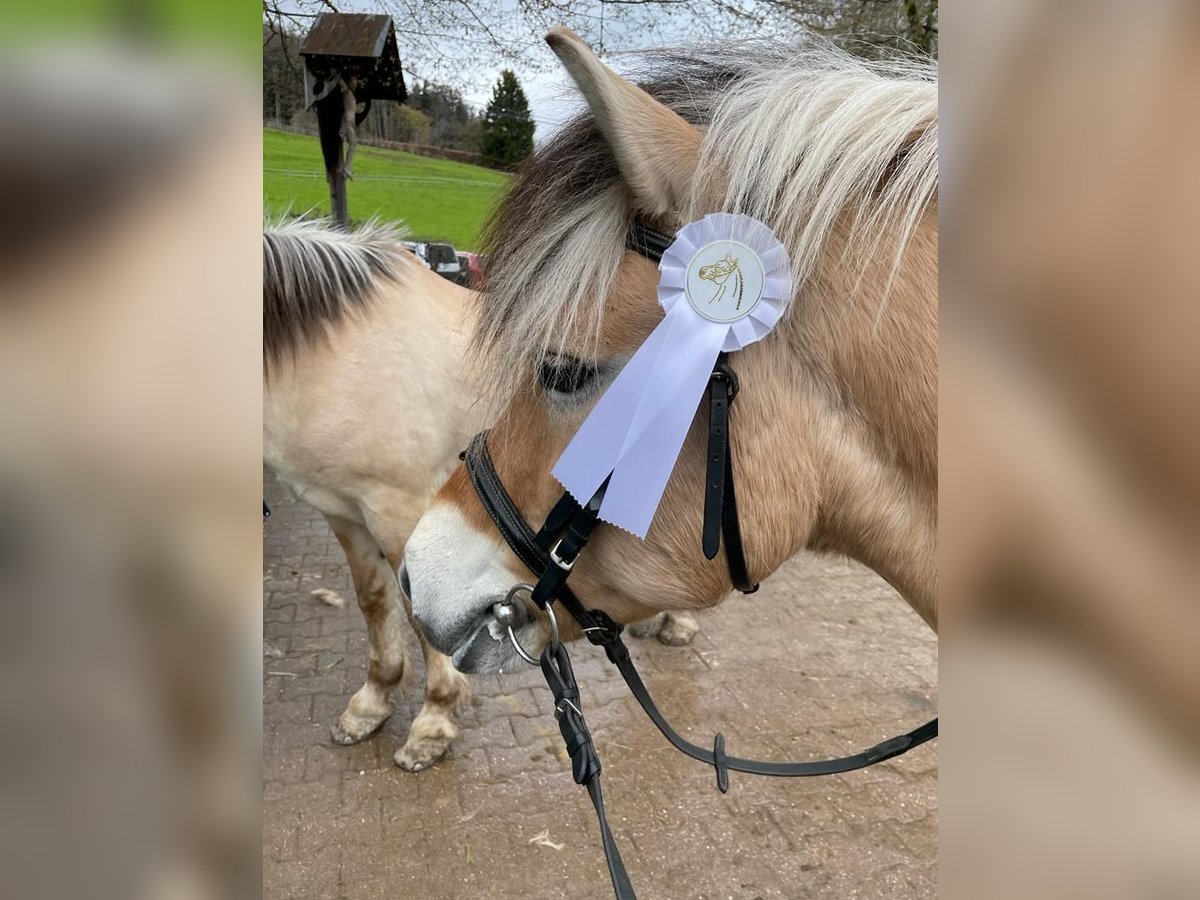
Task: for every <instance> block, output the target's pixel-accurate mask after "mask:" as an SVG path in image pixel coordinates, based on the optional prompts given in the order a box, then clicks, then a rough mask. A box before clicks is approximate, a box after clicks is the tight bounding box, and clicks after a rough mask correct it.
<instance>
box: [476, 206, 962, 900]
mask: <svg viewBox="0 0 1200 900" xmlns="http://www.w3.org/2000/svg"><path fill="white" fill-rule="evenodd" d="M670 244H671V239H670V238H668V237H666V236H664V235H662V234H659V233H657V232H654V231H651V230H650V229H648V228H646V227H645V226H644V225H641V224H640V223H637V224H635V225H634V227H633V228H632V229H631V231H630V234H629V237H628V240H627V246H628V247H629V249H631V250H634V251H636V252H638V253H641V254H642V255H643V256H645V257H647V258H648V259H650V260H651V261H654V262H657V261H659V260H660V259H661V258H662V254H663V252H664V251H665V250H666V248H667V247H668V246H670ZM737 390H738V382H737V378H736V376H735V375H734V373H733V371H732V370H731V369H730V368H729V364H728V361H727V359H726V358H725V355H724V354H721V356H720V357H719V358H718V359H717V363H716V365H715V366H714V368H713V373H712V376H711V378H710V379H709V428H708V459H707V479H706V482H705V495H704V528H703V536H702V540H701V545H702V548H703V551H704V555H705V556H706V557H708V558H709V559H712V558H713V557H715V556H716V554H717V551H718V549H719V548H720V545H721V543H722V542H723V543H724V545H725V557H726V560H727V562H728V565H729V572H730V576H731V579H732V582H733V585H734V587H736V588H737V589H738V590H740V591H742V592H743V593H753V592H754V591H756V590H758V585H757V584H754V583H753V582H752V581H751V580H750V576H749V572H748V569H747V566H746V559H745V552H744V549H743V545H742V537H741V527H740V525H739V523H738V514H737V502H736V498H735V495H734V487H733V465H732V461H731V455H730V447H729V429H728V426H729V407H730V405H731V404H732V402H733V400H734V398H735V397H736V396H737ZM462 458H463V461H464V463H465V464H466V469H467V474H468V476H469V477H470V479H471V484H472V485H473V486H474V488H475V492H476V494H478V496H479V500H480V502H481V503H482V504H483V507H484V509H485V510H487V513H488V515H489V516H490V517H491V519H492V522H493V523H494V524H495V526H496V529H497V530H498V531H499V532H500V534H501V536H502V537H503V538H504V540H505V542H506V543H507V544H508V546H509V547H510V548H511V549H512V551H513V553H514V554H516V556H517V558H518V559H519V560H520V561H521V562H522V563H523V564H524V565H525V567H526V568H528V569H529V571H530V572H532V573H533V574H534V576H535V577H536V579H537V581H536V583H535V584H533V585H518V586H517V587H515V588H514V589H513V591H510V593H509V598H508V600H506V601H505V603H506V604H508V603H510V602H511V598H512V597H513V595H514V594H515V593H517V592H518V590H519V589H520V588H525V589H528V591H529V594H530V596H531V599H532V601H533V603H534V604H536V605H537V606H538V607H539V608H540V609H541V610H543V611H544V612H546V614H547V615H548V616H549V617H550V620H551V622H552V623H554V619H553V616H554V613H553V604H554V603H555V602H556V601H557V602H558V603H559V604H561V606H562V607H563V608H564V609H566V611H567V612H568V613H570V614H571V616H572V617H573V618H574V619H575V621H576V622H577V623H578V624H579V627H580V628H581V629H582V631H583V633H584V635H585V636H586V637H587V639H588V640H589V641H591V642H592V643H593V644H596V645H598V646H600V647H603V648H604V652H605V654H606V655H607V657H608V659H609V661H610V662H612V663H613V664H614V665H615V666H616V667H617V669H618V671H619V672H620V673H621V677H622V678H624V679H625V683H626V684H627V685H628V686H629V690H630V691H631V692H632V694H633V696H634V698H635V699H636V700H637V701H638V703H639V705H641V707H642V709H643V710H645V712H646V715H647V716H649V718H650V721H652V722H653V723H654V725H655V726H656V727H657V728H658V730H659V731H661V732H662V733H663V736H664V737H666V739H667V740H668V741H669V742H670V743H671V744H672V746H674V747H675V748H676V749H677V750H680V751H681V752H683V753H684V754H686V755H687V756H690V757H691V758H692V759H695V760H699V761H700V762H702V763H705V764H707V765H710V766H712V767H713V768H714V769H715V770H716V776H717V787H718V789H719V790H720V791H721V792H722V793H724V792H725V791H727V790H728V789H729V772H730V771H735V772H746V773H749V774H752V775H774V776H780V777H792V778H794V777H811V776H816V775H833V774H836V773H839V772H850V771H853V770H855V769H861V768H864V767H866V766H870V765H874V764H875V763H878V762H882V761H884V760H886V759H891V758H892V757H894V756H898V755H900V754H901V753H905V752H907V751H908V750H911V749H912V748H913V747H917V746H919V745H921V744H923V743H925V742H926V741H928V740H930V739H932V738H934V737H937V733H938V723H937V719H936V718H935V719H933V720H931V721H929V722H927V723H925V724H924V725H922V726H921V727H919V728H916V729H914V730H912V731H910V732H907V733H905V734H902V735H898V736H897V737H894V738H889V739H888V740H886V741H883V742H881V743H879V744H876V745H875V746H873V747H870V748H868V749H867V750H864V751H862V752H861V753H856V754H854V755H852V756H844V757H839V758H834V759H824V760H817V761H809V762H789V763H778V762H765V761H760V760H753V759H743V758H741V757H737V756H729V755H727V754H726V752H725V737H724V735H722V734H720V733H718V734H717V735H716V738H715V739H714V741H713V746H712V749H708V748H706V747H701V746H699V745H697V744H693V743H691V742H690V741H688V740H686V739H684V738H683V737H681V736H680V735H679V733H678V732H676V731H675V729H674V728H672V727H671V725H670V723H669V722H667V720H666V719H665V718H664V717H663V714H662V713H661V712H660V711H659V709H658V707H657V706H656V705H655V703H654V700H653V698H652V697H651V696H650V692H649V691H648V690H647V688H646V685H645V683H644V682H643V681H642V679H641V676H640V675H639V674H638V672H637V669H636V668H635V667H634V664H633V660H632V659H631V658H630V656H629V650H628V648H627V647H626V646H625V644H624V642H623V641H622V640H621V632H622V631H623V626H621V625H618V624H617V623H616V622H614V621H613V620H612V619H610V618H609V617H608V615H607V614H605V613H604V612H603V611H601V610H598V609H589V608H588V607H587V606H585V605H584V604H583V603H582V602H581V601H580V599H579V597H578V596H576V594H575V592H574V591H572V590H571V588H570V587H569V586H568V584H567V579H568V578H569V577H570V575H571V571H572V569H573V568H574V566H575V563H576V561H577V560H578V559H579V556H580V554H581V553H582V552H583V550H584V548H585V547H586V546H587V543H588V540H589V539H590V538H591V535H592V532H593V531H594V530H595V528H596V526H597V525H598V524H599V510H600V503H601V501H602V500H603V498H604V492H605V490H606V489H607V487H608V483H607V481H606V482H605V483H604V484H602V485H601V486H600V488H599V489H598V490H597V491H596V493H595V494H594V495H593V496H592V497H591V499H589V500H588V502H587V503H586V504H580V503H578V502H577V501H576V500H575V498H573V497H572V496H571V495H570V494H569V493H564V494H563V495H562V497H561V498H560V499H559V500H558V502H557V503H555V505H554V507H553V508H552V509H551V510H550V513H549V514H548V515H547V516H546V520H545V522H544V523H543V524H542V527H541V528H540V529H539V530H538V531H536V532H535V531H534V530H533V529H532V528H531V527H530V525H529V523H528V522H526V521H525V517H524V516H523V515H522V513H521V511H520V509H518V508H517V505H516V504H515V503H514V502H513V500H512V498H511V497H510V496H509V495H508V492H507V491H506V490H505V488H504V485H503V483H502V482H501V481H500V477H499V475H497V473H496V468H495V465H494V464H493V462H492V458H491V454H490V453H489V452H488V446H487V432H481V433H480V434H477V435H475V437H474V438H472V440H471V443H470V446H468V447H467V449H466V450H465V451H464V452H463V454H462ZM502 606H503V605H502V604H497V607H498V609H497V618H498V619H501V614H504V620H506V621H512V612H511V609H509V610H507V611H506V610H503V609H501V608H500V607H502ZM554 635H555V638H554V639H552V640H551V641H550V642H548V643H547V644H546V646H545V648H544V649H543V650H542V654H541V659H540V661H539V663H540V666H541V669H542V674H543V675H544V676H545V678H546V682H547V684H548V685H549V686H550V690H551V692H552V693H553V694H554V715H555V717H556V718H557V719H558V727H559V731H560V732H561V733H562V737H563V740H564V742H565V743H566V747H567V752H568V754H569V755H570V758H571V767H572V774H573V776H574V778H575V782H576V784H581V785H584V786H585V787H586V788H587V790H588V795H589V796H590V797H591V799H592V804H593V805H594V806H595V809H596V816H597V819H598V820H599V824H600V836H601V840H602V841H603V844H604V854H605V858H606V859H607V862H608V870H609V874H610V876H611V877H612V883H613V890H614V892H615V893H616V896H617V898H618V900H628V898H635V894H634V891H633V886H632V884H631V883H630V881H629V875H628V873H627V872H626V870H625V865H624V863H623V862H622V860H621V854H620V852H619V851H618V850H617V845H616V842H615V841H614V839H613V836H612V832H611V831H610V830H609V827H608V820H607V818H606V816H605V812H604V798H603V794H602V793H601V790H600V768H601V767H600V758H599V756H598V755H597V754H596V749H595V747H594V746H593V744H592V738H591V733H590V732H589V731H588V727H587V722H586V721H585V720H584V716H583V710H582V705H581V702H580V697H579V685H578V683H577V682H576V681H575V675H574V672H573V670H572V668H571V660H570V657H569V656H568V655H567V649H566V647H565V646H563V644H562V643H561V642H559V641H558V640H557V625H556V624H555V625H554ZM509 636H510V638H512V640H513V644H514V646H516V647H517V648H518V651H519V652H520V653H521V655H522V656H524V657H526V658H527V659H528V658H530V657H528V654H526V653H525V651H524V650H523V649H521V648H520V644H519V643H518V642H517V641H516V638H515V635H513V633H512V631H511V629H510V631H509Z"/></svg>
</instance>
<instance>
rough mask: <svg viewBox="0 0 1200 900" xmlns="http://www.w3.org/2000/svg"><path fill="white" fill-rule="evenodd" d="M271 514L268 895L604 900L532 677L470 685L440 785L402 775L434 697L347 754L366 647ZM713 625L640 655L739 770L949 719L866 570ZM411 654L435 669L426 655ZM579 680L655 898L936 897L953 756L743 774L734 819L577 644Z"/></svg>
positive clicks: (599, 659)
mask: <svg viewBox="0 0 1200 900" xmlns="http://www.w3.org/2000/svg"><path fill="white" fill-rule="evenodd" d="M265 491H266V496H267V498H268V501H269V502H270V504H271V509H272V512H273V515H272V517H271V519H270V522H269V526H268V528H267V529H266V535H265V542H264V544H265V546H264V573H263V575H264V578H263V595H264V608H263V628H264V638H265V645H264V660H263V668H264V672H265V673H266V674H265V675H264V682H263V687H264V699H263V731H264V746H263V782H264V784H263V793H264V823H263V893H264V896H266V897H355V898H357V897H364V898H365V897H388V898H414V900H438V898H509V897H511V898H518V897H520V898H555V897H564V898H565V897H570V898H573V900H575V898H598V900H601V898H607V897H611V896H612V894H611V889H610V887H609V884H608V878H607V873H606V870H605V868H604V863H603V855H602V853H601V850H600V845H599V840H598V836H597V831H596V824H595V821H594V819H593V814H592V811H591V806H590V804H589V803H588V800H587V796H586V794H585V792H584V791H583V790H582V789H580V788H578V787H576V786H575V784H574V783H573V782H572V781H571V777H570V771H569V767H568V766H567V765H566V764H565V763H564V762H563V760H562V756H561V749H560V747H561V745H560V743H559V738H558V732H557V728H556V725H555V722H554V720H553V717H552V716H551V715H550V703H549V695H548V694H547V692H546V689H545V687H544V685H543V683H542V682H541V680H540V675H539V674H538V673H537V672H535V671H533V670H532V669H531V670H529V671H528V672H525V673H521V674H519V675H505V676H487V677H479V678H476V679H475V680H474V691H475V696H474V699H473V700H472V702H471V705H470V706H469V707H468V708H467V709H466V710H465V712H464V716H463V734H462V737H461V738H460V739H459V740H458V742H457V743H456V744H455V746H454V748H453V749H452V750H451V752H450V754H449V755H448V756H447V757H446V758H445V759H444V760H443V761H442V762H441V763H439V764H438V765H437V766H436V767H434V768H433V769H431V770H429V771H427V772H423V773H420V774H416V775H414V774H409V773H406V772H403V771H401V770H400V769H397V768H396V767H395V766H394V765H393V764H392V753H393V752H394V751H395V750H396V749H397V748H398V747H399V746H400V745H401V743H403V737H404V735H405V727H406V723H407V722H409V721H410V720H411V719H412V717H413V716H414V715H415V714H416V711H417V710H418V708H419V707H420V699H421V688H420V682H419V681H418V680H413V681H411V682H409V683H408V684H407V685H405V686H404V687H403V689H402V690H401V692H400V696H399V697H398V698H397V700H398V708H397V712H396V714H395V715H394V716H393V717H392V719H391V720H390V721H389V722H388V723H387V724H385V725H384V727H383V729H382V730H381V731H380V733H379V734H378V735H376V736H375V737H374V738H372V739H371V740H369V741H367V742H366V743H363V744H360V745H358V746H354V747H339V746H336V745H334V744H333V743H332V742H331V741H330V739H329V725H330V723H331V722H332V721H333V720H334V719H335V717H336V716H337V715H338V713H339V712H340V711H341V710H342V708H343V707H344V705H345V702H346V699H347V698H348V697H349V696H350V694H351V693H352V692H353V691H354V690H355V689H356V688H357V687H358V686H359V685H360V684H361V683H362V681H363V678H364V672H365V660H366V637H365V629H364V626H363V623H362V620H361V618H360V616H359V613H358V610H357V607H356V606H355V603H354V599H353V598H354V595H353V591H352V589H351V585H350V576H349V571H348V568H347V566H346V564H345V561H344V559H343V557H342V554H341V549H340V548H339V547H338V544H337V542H336V540H335V539H334V538H333V535H332V534H330V532H329V530H328V528H327V527H326V525H325V523H324V520H323V519H321V517H320V516H319V515H317V514H316V513H315V512H313V511H312V510H310V509H309V508H308V507H306V506H302V505H299V504H297V503H295V502H294V501H292V500H291V499H290V498H288V497H287V496H286V494H285V491H284V490H283V489H282V488H281V487H280V486H279V485H277V484H275V483H274V482H273V481H268V483H267V484H266V486H265ZM697 552H699V551H698V549H697ZM315 588H329V589H332V590H335V591H338V592H339V593H341V594H342V595H344V596H345V597H346V599H347V606H346V608H345V609H334V608H331V607H329V606H327V605H325V604H323V603H321V602H319V601H318V600H316V599H315V598H314V597H313V596H311V593H310V592H311V591H312V590H313V589H315ZM700 624H701V629H702V631H701V634H700V635H699V636H698V637H697V638H696V640H695V643H694V644H693V645H692V646H691V647H687V648H671V647H664V646H661V645H659V644H658V643H657V642H655V641H639V640H631V644H632V650H633V653H634V656H635V658H636V660H637V662H638V665H639V667H640V668H641V669H642V672H643V673H644V677H645V678H646V680H647V682H648V683H649V684H650V686H651V688H652V690H654V692H655V694H656V696H657V698H658V700H659V703H660V705H661V706H662V707H663V709H664V710H665V711H666V712H667V714H668V716H669V717H670V718H671V719H672V720H673V721H674V722H675V724H676V727H678V728H679V729H680V730H681V731H682V732H683V733H684V734H685V735H689V736H691V737H693V738H694V739H695V740H697V742H699V743H706V742H707V741H708V740H709V739H710V738H711V735H712V732H713V730H714V728H715V727H717V726H720V727H721V728H722V729H723V730H724V731H725V733H726V736H727V738H728V749H729V751H730V752H731V753H736V754H742V755H751V756H762V757H767V758H776V759H783V758H788V759H794V758H795V759H798V758H805V757H806V756H816V755H822V754H829V755H832V754H841V753H844V752H847V751H851V750H858V749H861V748H862V747H865V746H868V745H869V744H871V743H874V742H875V741H877V740H880V739H882V738H883V737H886V736H889V735H891V734H894V733H895V732H897V731H900V730H904V729H908V728H911V727H913V726H915V725H917V724H919V723H920V722H922V721H924V720H925V719H926V718H928V717H929V716H930V715H931V714H932V712H933V710H934V709H935V706H936V702H937V644H936V641H935V639H934V637H933V636H932V635H931V634H930V633H929V631H928V630H927V629H926V627H925V626H924V624H923V623H921V621H920V620H919V619H918V618H917V616H916V615H915V614H914V613H913V612H912V611H911V610H909V608H908V607H907V606H906V605H905V604H904V603H903V601H901V600H900V599H898V598H897V597H896V595H895V593H894V592H893V591H892V590H891V589H890V588H889V587H887V585H885V584H884V583H883V582H881V581H880V580H879V579H878V578H877V577H876V576H874V575H873V574H871V573H868V572H866V571H865V570H863V569H861V568H859V567H857V566H854V565H850V564H846V563H843V562H836V561H830V560H824V559H814V558H804V559H797V560H793V561H792V563H790V564H789V565H788V566H786V567H785V568H784V569H783V570H781V571H780V572H778V573H776V575H775V576H774V577H772V578H771V580H770V581H769V582H768V583H767V584H765V585H764V586H763V588H762V590H761V591H759V593H757V594H755V595H753V596H752V597H745V598H743V597H740V596H739V597H735V598H733V599H731V600H729V601H728V602H727V603H726V604H725V605H724V606H723V607H722V608H721V609H719V610H716V611H713V612H710V613H705V614H703V615H702V616H700ZM410 651H411V653H412V654H413V655H414V656H415V658H416V659H418V660H419V659H420V656H419V653H417V648H416V640H415V638H411V639H410ZM280 653H282V656H280V655H279V654H280ZM573 658H574V660H575V668H576V673H577V675H578V677H579V680H580V681H581V683H582V684H583V685H584V702H585V704H586V706H585V710H586V711H587V714H588V721H589V723H590V725H591V728H592V732H593V734H594V736H595V738H596V741H597V745H598V748H599V751H600V755H601V758H602V759H603V761H604V773H605V775H604V781H605V794H606V801H607V806H608V809H609V819H610V821H611V823H612V826H613V829H614V831H615V832H616V835H617V840H618V841H619V843H620V845H621V849H622V854H623V856H624V858H625V862H626V865H627V866H628V867H629V870H630V873H631V876H632V878H633V882H634V886H635V887H636V888H637V890H638V892H639V896H641V897H644V898H670V900H676V898H679V900H690V898H706V900H707V898H712V900H716V898H739V900H740V898H746V900H753V898H776V897H789V898H791V897H797V898H799V897H902V898H909V897H932V896H934V895H935V894H936V889H937V868H936V865H937V746H936V743H934V744H932V745H926V746H924V747H921V748H919V749H917V750H916V751H914V752H913V753H911V754H909V755H908V756H905V757H900V758H899V759H896V760H892V761H889V762H887V763H883V764H881V765H878V766H875V767H873V768H871V769H868V770H866V771H864V772H858V773H851V774H849V775H845V776H835V777H832V778H824V779H805V780H800V779H796V780H778V779H766V778H758V779H756V778H752V777H750V776H739V775H738V774H737V773H734V774H733V775H732V776H731V787H730V791H729V793H728V794H726V795H724V796H722V795H721V794H719V793H718V792H717V791H716V789H715V787H714V777H713V773H712V771H711V770H710V769H706V768H704V767H702V766H700V765H699V764H698V763H694V762H692V761H691V760H688V759H685V758H684V757H682V756H680V755H678V754H677V753H675V751H674V750H672V749H671V748H670V747H669V746H668V745H667V744H666V742H665V741H664V740H663V739H662V738H661V737H660V736H659V735H658V733H657V732H656V731H654V730H653V727H652V726H651V725H650V723H649V722H648V721H646V719H645V718H644V717H643V715H642V713H641V711H640V710H639V709H637V707H636V705H635V703H634V701H633V700H632V699H631V698H629V697H628V696H627V692H626V689H625V686H624V684H623V683H622V682H621V681H620V678H619V676H617V675H616V674H615V673H614V672H613V671H612V670H611V669H610V667H609V666H608V665H607V663H606V662H605V661H604V659H603V654H602V653H601V652H600V651H599V650H597V649H596V648H592V647H588V646H582V645H581V646H579V647H578V649H577V650H576V651H575V653H574V654H573ZM278 673H285V674H278ZM538 835H543V841H541V842H539V841H537V840H535V839H536V838H537V837H538Z"/></svg>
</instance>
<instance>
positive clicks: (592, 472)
mask: <svg viewBox="0 0 1200 900" xmlns="http://www.w3.org/2000/svg"><path fill="white" fill-rule="evenodd" d="M729 330H730V329H729V325H727V324H724V323H718V322H711V321H708V320H707V319H703V318H701V317H699V316H697V315H695V314H694V313H693V312H692V311H691V309H690V308H689V307H688V305H687V304H686V303H677V304H675V305H673V306H672V307H671V309H670V310H669V311H668V313H667V315H666V317H665V318H664V319H663V320H662V321H661V322H660V323H659V325H658V327H657V328H655V329H654V331H653V332H652V333H651V334H650V337H648V338H647V339H646V341H645V342H644V343H643V344H642V345H641V347H639V348H638V350H637V352H636V353H635V354H634V355H633V357H632V358H631V359H630V360H629V362H628V363H627V364H626V366H625V368H624V369H622V370H621V372H620V373H619V374H618V375H617V377H616V379H615V380H614V381H613V383H612V384H611V385H610V386H609V388H608V390H607V391H606V392H605V394H604V396H603V397H601V398H600V401H599V402H598V403H597V404H596V407H595V409H593V410H592V413H591V415H589V416H588V418H587V419H586V420H585V421H584V423H583V425H582V426H581V427H580V429H579V431H578V432H576V434H575V437H574V438H573V439H572V440H571V443H570V444H569V445H568V446H567V448H566V450H564V451H563V454H562V456H561V457H559V459H558V462H557V463H556V464H555V466H554V469H553V471H552V474H553V475H554V477H555V478H557V479H558V480H559V481H560V482H561V483H562V485H563V487H565V488H566V489H567V490H568V491H570V492H571V494H572V495H573V496H574V497H575V499H576V500H578V501H579V502H580V503H586V502H587V500H588V498H590V497H591V496H592V495H593V494H594V493H595V492H596V490H597V489H598V488H599V487H600V485H601V484H602V483H603V482H604V479H605V478H608V477H609V475H610V474H611V475H612V479H611V481H610V482H609V485H608V489H607V490H606V491H605V494H604V500H603V502H602V504H601V506H600V518H601V519H602V520H604V521H605V522H609V523H611V524H613V525H616V526H618V527H619V528H623V529H625V530H626V531H629V532H631V533H633V534H635V535H637V536H638V537H640V538H644V537H645V536H646V533H647V531H649V528H650V522H651V521H652V520H653V519H654V513H655V511H656V510H657V509H658V505H659V502H660V501H661V499H662V495H663V492H664V491H665V490H666V486H667V482H668V481H669V480H670V477H671V471H672V469H674V467H675V461H676V459H677V458H678V457H679V451H680V450H681V449H682V447H683V442H684V440H685V439H686V438H687V433H688V429H689V428H690V427H691V424H692V419H693V418H694V417H695V414H696V409H697V407H698V406H699V403H700V399H701V398H702V397H703V396H704V386H705V384H706V383H707V381H708V379H709V376H710V375H711V374H712V369H713V365H714V364H715V363H716V360H717V356H718V354H719V353H720V352H721V347H722V345H723V344H724V343H725V340H726V336H727V335H728V333H729Z"/></svg>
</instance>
